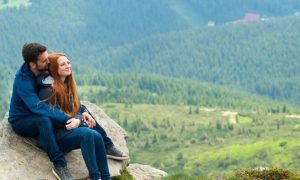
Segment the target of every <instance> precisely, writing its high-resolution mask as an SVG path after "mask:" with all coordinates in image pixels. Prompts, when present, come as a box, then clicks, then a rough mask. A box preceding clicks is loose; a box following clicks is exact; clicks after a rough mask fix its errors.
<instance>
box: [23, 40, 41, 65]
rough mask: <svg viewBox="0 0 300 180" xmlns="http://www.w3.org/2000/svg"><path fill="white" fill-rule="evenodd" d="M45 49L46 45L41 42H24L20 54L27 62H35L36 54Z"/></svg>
mask: <svg viewBox="0 0 300 180" xmlns="http://www.w3.org/2000/svg"><path fill="white" fill-rule="evenodd" d="M46 50H47V47H46V46H44V45H42V44H39V43H25V44H24V45H23V49H22V56H23V59H24V61H25V62H26V63H27V64H29V63H30V62H33V63H37V60H38V56H39V55H40V54H42V53H43V52H45V51H46Z"/></svg>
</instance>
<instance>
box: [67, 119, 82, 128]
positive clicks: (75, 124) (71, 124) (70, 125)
mask: <svg viewBox="0 0 300 180" xmlns="http://www.w3.org/2000/svg"><path fill="white" fill-rule="evenodd" d="M80 123H81V122H80V119H75V118H71V119H69V120H68V121H67V124H66V129H67V130H71V129H75V128H78V126H79V125H80Z"/></svg>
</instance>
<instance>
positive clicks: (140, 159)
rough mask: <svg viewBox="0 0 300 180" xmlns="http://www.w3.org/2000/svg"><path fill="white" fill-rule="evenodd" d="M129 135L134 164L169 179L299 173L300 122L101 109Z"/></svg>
mask: <svg viewBox="0 0 300 180" xmlns="http://www.w3.org/2000/svg"><path fill="white" fill-rule="evenodd" d="M98 105H99V106H100V107H101V108H103V109H104V110H105V112H106V113H107V114H108V115H109V116H110V117H111V118H112V119H114V120H115V121H116V122H118V123H119V124H120V125H121V126H122V127H123V128H124V129H125V130H126V131H127V132H128V134H129V140H128V148H129V151H130V157H131V161H132V162H137V163H141V164H150V165H152V166H154V167H156V168H160V169H163V170H165V171H166V172H168V173H170V174H176V172H181V173H186V174H189V175H192V176H203V177H214V178H215V177H225V176H231V175H233V174H234V172H236V171H238V170H241V169H245V168H258V167H269V168H270V167H281V168H286V169H289V170H298V169H299V168H300V163H299V162H300V161H299V160H300V152H299V151H298V150H299V148H300V145H299V140H298V139H299V137H300V125H299V121H300V119H299V118H298V117H294V118H293V116H292V117H291V116H288V114H286V113H273V114H272V113H269V112H233V111H229V110H226V109H212V108H205V107H197V106H184V105H148V104H121V103H104V104H98Z"/></svg>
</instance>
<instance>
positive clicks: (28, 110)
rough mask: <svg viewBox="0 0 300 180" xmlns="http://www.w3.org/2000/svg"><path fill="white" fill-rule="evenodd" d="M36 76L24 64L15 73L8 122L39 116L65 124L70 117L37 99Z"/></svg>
mask: <svg viewBox="0 0 300 180" xmlns="http://www.w3.org/2000/svg"><path fill="white" fill-rule="evenodd" d="M36 79H37V78H36V76H35V75H34V74H33V72H32V71H31V70H30V69H29V67H28V65H27V64H26V63H24V64H23V65H22V66H21V68H20V69H19V70H18V71H17V73H16V77H15V80H14V84H13V92H12V96H11V101H10V109H9V117H8V121H9V122H10V123H13V122H14V121H22V119H23V117H25V116H31V115H41V116H46V117H49V118H51V119H52V120H54V121H58V122H61V123H66V122H67V121H68V120H69V119H70V118H71V117H69V116H68V115H66V114H65V113H63V112H62V111H60V110H59V109H58V108H53V107H50V105H49V104H48V103H46V102H42V101H41V100H40V98H39V97H38V94H37V93H38V92H37V91H38V90H37V82H36Z"/></svg>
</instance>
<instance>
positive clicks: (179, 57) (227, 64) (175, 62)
mask: <svg viewBox="0 0 300 180" xmlns="http://www.w3.org/2000/svg"><path fill="white" fill-rule="evenodd" d="M299 22H300V18H299V17H290V18H283V19H273V20H269V21H261V22H256V23H250V24H244V25H233V24H227V25H224V26H218V27H215V28H200V29H198V30H189V31H182V32H174V33H169V34H164V35H159V36H155V37H152V38H148V39H144V40H141V41H138V42H136V43H134V44H128V45H126V46H121V47H119V48H118V49H113V50H111V51H107V52H106V53H104V54H103V53H102V54H99V55H98V57H99V59H100V61H101V63H98V62H97V63H94V65H95V67H97V66H98V68H99V69H101V70H104V71H110V72H137V73H145V72H149V73H158V74H161V75H167V76H175V77H185V78H191V79H197V80H200V81H206V82H211V83H217V84H222V85H227V86H231V87H235V88H239V89H243V90H247V91H250V92H254V93H258V94H261V95H267V96H269V97H271V98H273V99H277V100H286V101H289V102H293V103H299V102H300V93H299V92H300V91H299V90H300V84H299V81H298V79H299V77H300V63H299V61H298V59H299V58H298V57H299V52H298V51H299V50H298V47H299V46H300V38H299V37H300V32H299V31H298V29H299V28H300V23H299ZM96 56H97V55H96ZM91 63H92V62H91Z"/></svg>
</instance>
